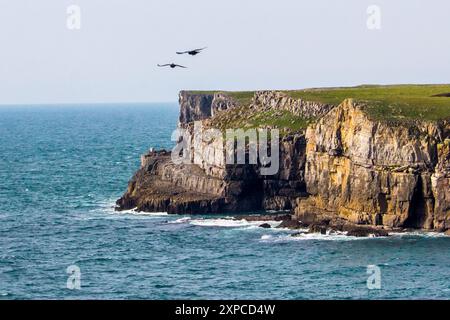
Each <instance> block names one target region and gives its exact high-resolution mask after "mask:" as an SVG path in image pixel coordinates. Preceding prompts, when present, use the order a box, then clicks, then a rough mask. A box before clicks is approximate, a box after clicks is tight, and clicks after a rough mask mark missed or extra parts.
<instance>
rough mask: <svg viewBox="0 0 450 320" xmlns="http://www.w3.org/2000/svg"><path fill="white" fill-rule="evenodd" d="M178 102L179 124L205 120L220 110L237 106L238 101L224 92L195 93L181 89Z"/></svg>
mask: <svg viewBox="0 0 450 320" xmlns="http://www.w3.org/2000/svg"><path fill="white" fill-rule="evenodd" d="M178 102H179V104H180V118H179V122H180V124H187V123H190V122H193V121H199V120H205V119H208V118H211V117H212V116H214V115H216V114H217V113H218V112H220V111H224V110H229V109H231V108H234V107H236V106H238V102H236V101H235V100H234V99H233V98H231V97H230V96H228V95H227V94H226V93H224V92H216V93H195V92H190V91H181V92H180V93H179V96H178Z"/></svg>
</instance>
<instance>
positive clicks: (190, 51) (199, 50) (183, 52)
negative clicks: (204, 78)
mask: <svg viewBox="0 0 450 320" xmlns="http://www.w3.org/2000/svg"><path fill="white" fill-rule="evenodd" d="M206 48H207V47H204V48H200V49H194V50H189V51H181V52H180V51H178V52H177V54H185V53H187V54H189V55H191V56H196V55H197V54H199V53H200V52H202V50H205V49H206Z"/></svg>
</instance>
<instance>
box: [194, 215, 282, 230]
mask: <svg viewBox="0 0 450 320" xmlns="http://www.w3.org/2000/svg"><path fill="white" fill-rule="evenodd" d="M189 223H190V224H192V225H195V226H201V227H223V228H250V229H253V228H258V227H259V226H260V225H261V224H263V223H267V224H269V225H270V226H271V227H272V228H273V227H276V226H278V225H279V224H280V223H281V222H280V221H247V220H245V219H242V220H236V219H233V218H230V217H227V218H219V219H195V220H191V221H190V222H189Z"/></svg>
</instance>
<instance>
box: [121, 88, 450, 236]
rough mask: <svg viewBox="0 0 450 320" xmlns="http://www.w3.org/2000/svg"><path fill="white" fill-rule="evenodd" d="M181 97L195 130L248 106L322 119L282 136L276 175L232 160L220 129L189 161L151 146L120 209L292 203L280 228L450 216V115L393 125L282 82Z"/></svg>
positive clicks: (429, 225)
mask: <svg viewBox="0 0 450 320" xmlns="http://www.w3.org/2000/svg"><path fill="white" fill-rule="evenodd" d="M179 97H180V123H179V127H180V128H182V129H185V130H187V132H190V133H193V132H194V129H195V128H196V129H199V130H200V132H204V131H205V130H206V129H208V128H214V126H212V125H217V121H218V120H220V119H221V120H223V121H225V124H226V123H227V121H228V120H229V119H234V120H236V121H239V120H244V118H245V117H248V116H249V114H248V113H245V110H247V109H251V110H253V111H254V112H256V115H258V113H257V112H270V113H271V114H280V115H282V114H285V113H286V112H291V113H292V114H294V115H297V116H301V117H304V118H310V117H313V118H316V119H317V120H316V121H314V122H311V123H310V124H309V126H308V128H307V130H306V132H305V130H299V131H292V130H291V131H289V133H287V134H285V136H283V137H281V138H280V141H279V142H280V143H279V151H280V153H279V171H278V172H277V174H275V175H272V176H264V175H262V174H261V169H262V167H261V164H260V163H258V164H252V165H250V164H240V165H229V164H225V158H224V150H225V149H224V145H223V141H221V140H220V139H219V138H215V139H202V138H201V139H192V141H189V142H190V143H191V147H192V148H191V150H189V151H195V152H191V154H190V157H189V158H188V159H189V160H191V163H188V164H174V163H173V162H172V161H171V154H170V152H167V151H154V150H151V151H150V152H149V153H148V154H145V155H143V156H142V157H141V168H140V169H139V170H138V171H137V172H136V174H135V175H134V176H133V178H132V179H131V180H130V182H129V184H128V189H127V191H126V192H125V194H124V195H123V196H122V198H120V199H119V200H118V201H117V210H127V209H131V208H137V210H139V211H166V212H169V213H173V214H206V213H208V214H209V213H234V212H236V213H237V212H239V213H242V212H256V211H261V210H291V211H292V212H293V213H294V215H295V216H294V218H293V219H290V217H289V219H288V218H287V217H284V218H279V220H278V221H282V222H281V224H280V226H279V227H280V228H290V229H299V228H304V227H306V226H310V230H311V232H319V233H326V232H327V231H329V230H336V231H348V233H349V234H350V235H356V236H365V235H367V234H374V235H379V236H383V235H384V234H385V233H386V230H384V229H382V228H374V229H370V230H368V229H366V228H363V227H358V228H351V227H349V225H368V226H374V227H375V226H384V228H387V227H389V228H391V229H392V228H423V229H428V230H431V229H433V230H447V229H448V226H450V123H449V121H448V120H442V121H434V122H430V121H428V122H426V121H411V122H405V123H397V124H395V125H393V124H392V123H389V122H383V121H378V120H374V119H372V118H371V117H369V116H368V113H367V110H366V108H367V106H365V105H364V104H362V103H356V102H354V101H353V100H351V99H347V100H345V101H344V102H343V103H341V104H340V105H339V106H333V105H327V104H323V103H317V102H309V101H304V100H302V99H292V98H290V97H289V96H288V95H287V94H286V93H283V92H277V91H258V92H256V93H255V94H254V97H253V99H252V101H251V105H250V106H247V107H245V108H243V107H242V106H240V105H239V103H238V102H237V101H235V100H234V99H233V98H231V97H230V96H229V95H227V93H224V92H216V93H211V94H199V93H192V92H188V91H182V92H180V96H179ZM246 108H247V109H246ZM249 120H250V119H249ZM214 121H216V122H214ZM219 124H220V123H219ZM222 124H223V123H222ZM246 124H248V121H247V123H245V121H243V122H242V126H244V125H246ZM196 126H197V127H196ZM211 126H212V127H211ZM271 218H274V217H271ZM267 219H269V217H268V218H267ZM299 221H302V222H299ZM344 229H347V230H344ZM370 232H371V233H370Z"/></svg>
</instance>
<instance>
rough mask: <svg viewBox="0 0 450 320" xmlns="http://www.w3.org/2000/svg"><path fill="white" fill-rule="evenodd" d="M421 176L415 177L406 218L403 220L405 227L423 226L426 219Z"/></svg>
mask: <svg viewBox="0 0 450 320" xmlns="http://www.w3.org/2000/svg"><path fill="white" fill-rule="evenodd" d="M423 183H424V182H423V179H422V176H420V175H419V176H418V177H417V184H416V187H415V189H414V193H413V196H412V199H411V204H410V207H409V213H408V218H407V219H406V220H405V223H404V227H405V228H423V226H424V223H425V219H426V201H425V196H424V194H423V187H424V186H423Z"/></svg>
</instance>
